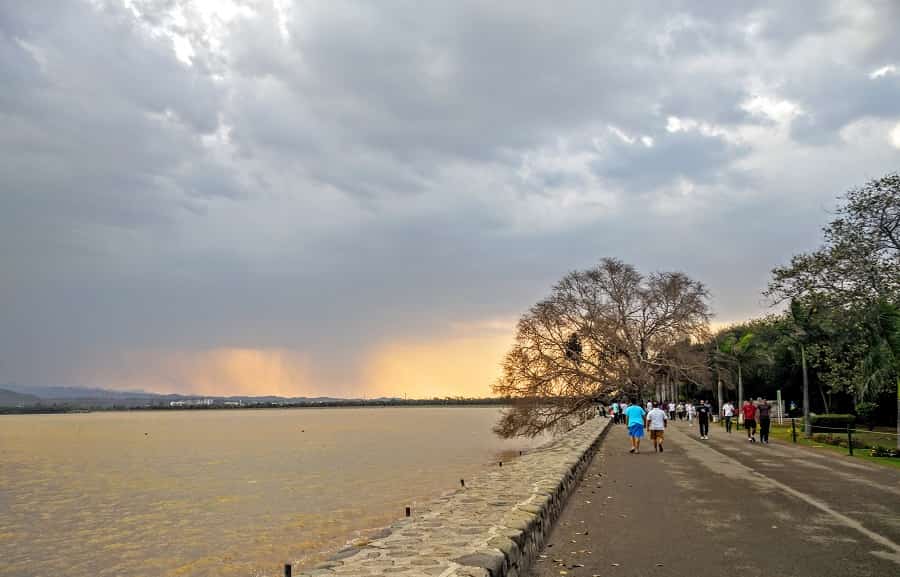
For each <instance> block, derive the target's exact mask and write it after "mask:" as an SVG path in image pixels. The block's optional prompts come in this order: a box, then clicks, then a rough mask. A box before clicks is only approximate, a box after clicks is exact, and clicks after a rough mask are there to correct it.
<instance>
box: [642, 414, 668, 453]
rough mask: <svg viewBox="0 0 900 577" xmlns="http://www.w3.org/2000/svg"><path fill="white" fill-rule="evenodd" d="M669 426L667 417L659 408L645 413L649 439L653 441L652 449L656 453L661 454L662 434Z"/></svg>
mask: <svg viewBox="0 0 900 577" xmlns="http://www.w3.org/2000/svg"><path fill="white" fill-rule="evenodd" d="M668 424H669V416H668V415H667V414H666V412H665V411H664V410H662V409H660V408H659V407H656V408H654V409H651V410H650V412H649V413H647V428H649V429H650V439H651V440H652V441H653V448H654V449H655V450H656V452H658V453H662V452H663V436H664V435H663V432H664V431H665V430H666V426H667V425H668Z"/></svg>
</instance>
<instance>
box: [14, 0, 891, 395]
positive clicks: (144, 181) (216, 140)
mask: <svg viewBox="0 0 900 577" xmlns="http://www.w3.org/2000/svg"><path fill="white" fill-rule="evenodd" d="M738 5H739V6H738ZM897 22H900V4H898V3H897V2H894V1H892V0H884V1H855V2H837V1H835V2H826V1H819V0H815V1H812V0H810V1H807V2H791V3H786V2H780V1H772V2H756V3H731V2H722V3H710V2H702V1H699V0H698V1H687V0H685V1H681V2H668V1H667V2H662V1H660V2H633V3H623V2H612V1H611V2H597V1H585V2H560V3H546V2H525V1H522V0H516V1H514V2H491V3H488V2H453V3H421V2H412V1H410V2H399V1H397V2H391V1H384V2H344V1H337V0H328V1H322V2H311V1H296V2H292V1H290V0H254V1H250V0H248V1H245V2H241V1H238V0H219V1H216V0H194V1H190V0H28V1H27V2H19V1H15V0H0V78H2V79H3V84H2V87H3V88H2V90H0V127H2V129H0V303H2V307H0V383H2V382H17V383H34V384H76V385H100V386H107V387H119V388H128V387H143V388H148V389H154V390H166V391H194V392H198V393H223V394H224V393H232V392H254V393H263V392H278V393H281V394H336V395H357V394H402V393H404V392H409V393H410V394H411V395H412V394H417V395H424V394H432V393H433V394H452V393H453V392H455V391H458V392H461V393H464V394H477V393H481V394H486V393H487V392H488V385H489V381H490V378H491V376H492V375H493V374H494V372H495V371H496V365H497V363H498V362H499V360H500V358H499V356H500V354H501V353H502V351H503V349H504V347H505V346H506V344H508V342H509V338H510V335H511V333H510V330H511V323H512V322H513V321H514V320H515V318H516V317H517V316H518V315H519V314H520V313H521V312H522V311H523V310H524V309H525V308H526V307H528V306H529V305H530V304H531V303H533V302H534V301H535V300H536V299H538V298H540V297H541V296H543V295H544V294H545V293H546V292H547V291H548V289H549V287H550V286H551V284H552V283H553V282H554V281H555V280H557V279H558V278H559V277H560V276H561V275H562V274H564V273H565V272H567V271H568V270H571V269H574V268H580V267H586V266H590V265H592V264H593V263H595V262H596V261H597V260H598V259H599V258H601V257H603V256H618V257H620V258H623V259H625V260H627V261H630V262H632V263H634V264H635V265H637V266H639V267H640V268H641V269H642V270H644V271H651V270H656V269H678V270H683V271H685V272H687V273H689V274H690V275H692V276H694V277H696V278H698V279H700V280H702V281H704V282H706V283H707V284H708V286H709V287H710V289H711V291H712V294H713V306H714V309H715V311H716V313H717V315H718V318H719V320H720V321H733V320H739V319H742V318H746V317H748V316H750V315H754V314H758V313H760V312H761V311H763V310H764V309H765V306H766V305H765V303H764V302H763V301H762V298H761V296H760V290H761V289H762V288H763V287H764V286H765V284H766V282H767V279H768V274H769V270H770V269H771V268H772V267H773V266H774V265H776V264H779V263H783V262H785V261H786V260H787V259H788V258H789V257H790V255H791V254H794V253H796V252H799V251H802V250H808V249H810V248H812V247H814V246H815V245H816V244H817V243H818V242H819V237H820V228H821V226H822V225H823V224H825V223H826V222H827V221H828V220H829V219H830V215H829V210H831V209H833V208H834V206H835V198H836V197H837V196H838V195H839V194H840V193H841V192H843V191H844V190H846V189H847V188H849V187H851V186H854V185H859V184H862V183H864V182H865V181H866V180H868V179H870V178H873V177H877V176H880V175H882V174H883V173H886V172H889V171H894V170H897V169H898V168H900V36H898V35H897V34H896V23H897Z"/></svg>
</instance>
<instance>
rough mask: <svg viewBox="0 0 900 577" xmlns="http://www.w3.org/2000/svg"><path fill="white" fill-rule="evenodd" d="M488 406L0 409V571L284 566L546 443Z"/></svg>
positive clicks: (250, 572)
mask: <svg viewBox="0 0 900 577" xmlns="http://www.w3.org/2000/svg"><path fill="white" fill-rule="evenodd" d="M498 416H499V409H497V408H493V407H491V408H481V407H448V408H443V407H442V408H432V407H416V408H353V409H285V410H278V409H268V410H235V411H172V412H168V411H166V412H161V411H160V412H132V413H89V414H72V415H22V416H3V417H0V559H2V562H0V575H2V576H3V577H7V576H9V577H13V576H15V577H31V576H38V575H66V576H67V577H87V576H91V577H95V576H105V575H110V576H112V575H115V576H121V577H130V576H133V577H137V576H166V577H174V576H189V577H195V576H201V577H202V576H207V575H216V576H222V577H233V576H242V577H249V576H254V577H264V576H274V575H280V574H281V572H282V567H283V564H284V563H285V562H291V563H294V564H295V565H299V566H309V565H311V564H313V563H315V562H316V561H319V560H321V559H323V558H325V557H327V556H328V555H329V554H330V553H331V552H334V551H335V550H337V549H338V548H340V547H342V546H343V545H345V544H346V543H347V542H348V541H351V540H354V539H364V538H365V537H366V535H368V534H371V532H373V531H374V530H377V529H378V528H380V527H383V526H385V525H386V524H389V523H390V522H392V521H393V520H395V519H396V518H398V517H401V516H403V514H404V508H405V507H406V506H408V505H410V506H412V507H413V508H415V506H416V504H417V503H420V502H422V501H424V500H427V499H429V498H432V497H435V496H437V495H439V494H440V493H442V492H444V491H447V490H450V489H453V488H455V487H456V486H458V483H459V479H460V478H465V477H466V476H467V475H472V474H475V473H477V472H478V471H479V470H482V469H483V468H484V467H487V466H491V465H494V466H496V461H497V460H498V459H500V458H505V459H508V458H510V456H513V455H517V454H518V451H519V450H524V449H528V448H530V447H532V446H535V445H537V444H539V443H541V442H544V441H546V439H538V440H534V441H525V440H514V441H504V440H501V439H499V438H497V437H496V436H495V435H494V434H493V433H492V432H491V426H492V425H493V424H494V423H495V422H496V420H497V418H498Z"/></svg>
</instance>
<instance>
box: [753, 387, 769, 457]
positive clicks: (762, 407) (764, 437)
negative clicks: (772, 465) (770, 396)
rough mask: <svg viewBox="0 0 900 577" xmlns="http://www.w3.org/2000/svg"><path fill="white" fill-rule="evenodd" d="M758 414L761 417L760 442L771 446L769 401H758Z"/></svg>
mask: <svg viewBox="0 0 900 577" xmlns="http://www.w3.org/2000/svg"><path fill="white" fill-rule="evenodd" d="M756 401H757V402H756V414H757V415H759V442H760V443H765V444H767V445H768V444H769V426H770V425H771V421H770V420H769V411H770V409H771V407H770V405H769V401H767V400H765V399H761V398H757V399H756Z"/></svg>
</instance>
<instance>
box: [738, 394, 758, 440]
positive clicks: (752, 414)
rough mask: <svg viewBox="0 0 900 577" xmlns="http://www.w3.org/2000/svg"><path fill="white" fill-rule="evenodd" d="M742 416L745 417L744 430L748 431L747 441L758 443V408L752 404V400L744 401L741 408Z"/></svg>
mask: <svg viewBox="0 0 900 577" xmlns="http://www.w3.org/2000/svg"><path fill="white" fill-rule="evenodd" d="M741 414H742V415H743V416H744V428H745V429H746V430H747V440H748V441H750V442H751V443H755V442H756V407H755V406H753V403H751V402H750V399H747V400H746V401H744V404H743V406H742V407H741Z"/></svg>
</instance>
